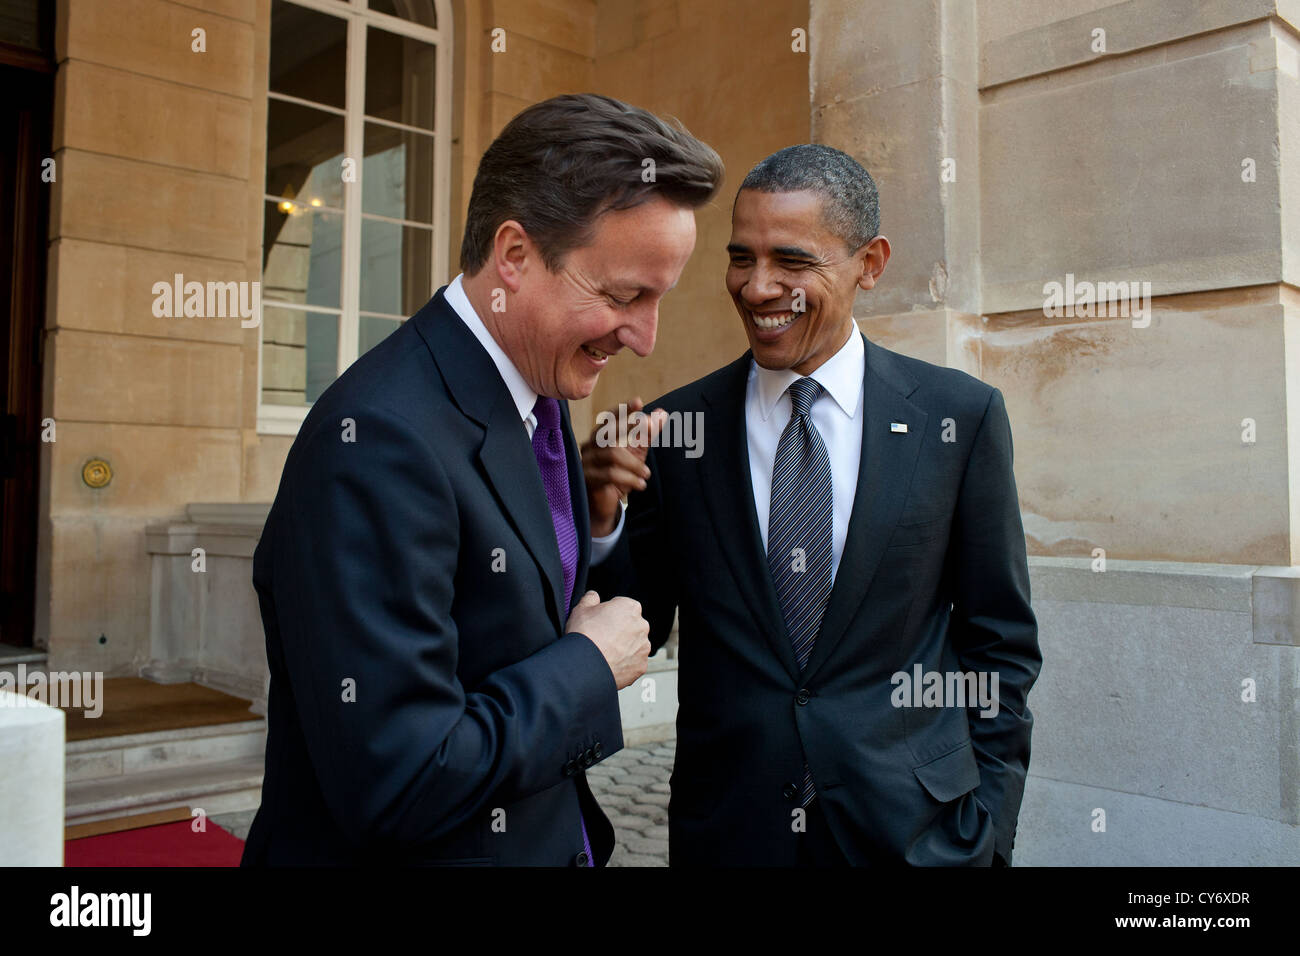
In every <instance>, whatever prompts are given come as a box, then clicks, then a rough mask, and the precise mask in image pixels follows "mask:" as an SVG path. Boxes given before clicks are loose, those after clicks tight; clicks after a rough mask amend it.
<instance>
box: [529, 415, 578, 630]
mask: <svg viewBox="0 0 1300 956" xmlns="http://www.w3.org/2000/svg"><path fill="white" fill-rule="evenodd" d="M533 414H534V415H535V416H536V417H537V428H536V430H534V431H533V454H534V455H536V456H537V469H538V471H540V472H541V473H542V487H543V488H545V489H546V501H547V503H548V504H549V505H550V506H551V524H552V525H554V527H555V540H556V542H557V543H558V544H559V546H560V564H561V566H563V568H564V606H563V607H562V608H560V617H561V618H562V619H563V618H567V617H568V616H569V604H570V602H571V601H572V600H573V579H574V578H575V577H576V576H577V573H578V529H577V526H576V525H574V523H573V497H572V496H571V495H570V494H569V469H568V465H567V464H566V463H565V460H564V435H563V434H561V432H560V403H559V402H558V401H556V400H555V399H553V398H547V397H546V396H545V395H543V396H542V397H540V398H539V399H537V404H536V405H534V406H533Z"/></svg>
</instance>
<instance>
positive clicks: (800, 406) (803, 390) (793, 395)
mask: <svg viewBox="0 0 1300 956" xmlns="http://www.w3.org/2000/svg"><path fill="white" fill-rule="evenodd" d="M821 391H822V387H821V383H820V382H818V381H817V380H816V379H812V378H800V379H795V381H794V382H793V383H792V384H791V385H790V388H789V392H790V404H791V406H793V408H794V414H796V415H807V414H808V412H809V411H811V410H812V404H813V402H815V401H817V396H818V395H820V394H821Z"/></svg>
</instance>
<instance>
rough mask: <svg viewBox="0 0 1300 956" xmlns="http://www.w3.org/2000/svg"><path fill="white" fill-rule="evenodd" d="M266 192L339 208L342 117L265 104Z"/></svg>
mask: <svg viewBox="0 0 1300 956" xmlns="http://www.w3.org/2000/svg"><path fill="white" fill-rule="evenodd" d="M266 117H267V120H266V192H267V195H269V196H280V197H283V198H285V199H294V200H297V201H299V202H301V203H303V204H308V203H310V202H311V200H313V199H319V200H320V201H321V202H320V204H321V205H325V206H333V207H334V208H336V209H339V208H342V206H343V117H342V116H336V115H335V114H333V113H326V112H325V111H324V110H317V109H312V108H311V107H309V106H299V105H298V104H297V103H285V102H284V101H283V100H267V102H266Z"/></svg>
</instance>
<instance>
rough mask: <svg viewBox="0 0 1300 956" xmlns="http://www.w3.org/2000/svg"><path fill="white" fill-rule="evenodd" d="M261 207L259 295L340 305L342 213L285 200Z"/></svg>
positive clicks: (271, 298)
mask: <svg viewBox="0 0 1300 956" xmlns="http://www.w3.org/2000/svg"><path fill="white" fill-rule="evenodd" d="M263 208H264V209H265V211H266V216H265V220H264V223H263V233H262V236H263V240H262V241H263V247H262V298H263V299H264V300H268V301H272V300H275V301H280V302H299V303H306V304H307V305H318V306H321V307H323V308H327V309H337V308H341V302H340V299H339V278H340V276H341V275H342V261H343V260H342V253H343V216H342V214H341V213H335V212H322V211H320V210H316V209H313V208H312V207H311V206H308V205H302V204H298V203H291V202H289V201H287V200H285V201H282V202H279V203H275V202H267V203H265V204H264V207H263Z"/></svg>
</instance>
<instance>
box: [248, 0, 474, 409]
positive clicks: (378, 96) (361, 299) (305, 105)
mask: <svg viewBox="0 0 1300 956" xmlns="http://www.w3.org/2000/svg"><path fill="white" fill-rule="evenodd" d="M450 40H451V22H450V4H449V3H448V2H447V0H272V2H271V51H270V59H269V70H268V81H267V87H268V90H267V118H266V127H267V134H266V189H265V192H266V195H265V203H264V205H263V231H262V303H263V307H262V326H261V328H262V347H261V355H260V363H259V381H260V390H259V404H258V430H259V431H263V432H271V433H278V434H294V433H295V432H296V431H297V429H298V426H299V424H301V422H302V419H303V418H304V417H305V416H306V413H307V409H308V407H309V406H310V405H311V403H312V402H313V401H315V400H316V398H317V397H318V396H319V395H320V394H321V392H323V391H324V390H325V388H326V387H327V386H328V385H329V384H330V383H331V382H333V381H334V379H335V378H337V377H338V375H339V373H340V372H342V371H343V370H344V369H345V368H347V367H348V365H350V364H351V363H352V362H353V361H354V360H355V359H356V358H357V356H358V355H360V354H362V353H363V352H365V351H367V350H368V349H370V348H371V347H372V346H374V345H375V344H376V343H378V342H379V341H380V340H382V339H383V338H385V337H386V336H387V335H389V334H390V333H391V332H392V331H393V330H394V329H396V328H397V327H398V325H399V324H400V323H401V322H402V320H403V319H405V318H406V317H407V316H409V315H411V314H412V313H414V312H415V311H417V310H418V309H419V308H420V307H421V306H422V305H424V303H425V302H426V301H427V300H428V299H429V297H430V296H431V295H432V294H433V292H434V290H436V289H437V287H438V286H439V285H441V284H443V283H444V282H446V280H447V275H446V269H447V248H448V246H447V241H448V240H447V228H448V227H447V222H448V202H449V176H448V171H449V157H450V136H451V58H450V53H451V51H450Z"/></svg>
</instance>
